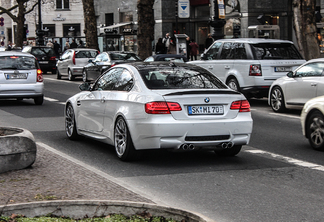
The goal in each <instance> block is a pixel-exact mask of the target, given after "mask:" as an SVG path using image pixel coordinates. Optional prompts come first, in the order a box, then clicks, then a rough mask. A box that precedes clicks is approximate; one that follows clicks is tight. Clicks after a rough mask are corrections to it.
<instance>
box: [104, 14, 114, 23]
mask: <svg viewBox="0 0 324 222" xmlns="http://www.w3.org/2000/svg"><path fill="white" fill-rule="evenodd" d="M105 24H106V26H109V25H113V24H114V13H107V14H105Z"/></svg>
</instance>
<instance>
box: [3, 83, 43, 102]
mask: <svg viewBox="0 0 324 222" xmlns="http://www.w3.org/2000/svg"><path fill="white" fill-rule="evenodd" d="M43 95H44V84H43V83H36V84H0V98H35V97H39V96H43Z"/></svg>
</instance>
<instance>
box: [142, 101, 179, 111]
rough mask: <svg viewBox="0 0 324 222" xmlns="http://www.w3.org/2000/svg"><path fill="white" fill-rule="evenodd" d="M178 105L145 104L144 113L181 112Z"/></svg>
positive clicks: (168, 103) (171, 103)
mask: <svg viewBox="0 0 324 222" xmlns="http://www.w3.org/2000/svg"><path fill="white" fill-rule="evenodd" d="M181 110H182V108H181V106H180V104H179V103H175V102H150V103H146V104H145V112H146V113H148V114H170V113H171V111H181Z"/></svg>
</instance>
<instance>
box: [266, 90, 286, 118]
mask: <svg viewBox="0 0 324 222" xmlns="http://www.w3.org/2000/svg"><path fill="white" fill-rule="evenodd" d="M270 106H271V108H272V110H273V111H274V112H276V113H283V112H285V111H286V106H285V98H284V94H283V92H282V90H281V88H280V87H279V86H275V87H273V88H272V89H271V93H270Z"/></svg>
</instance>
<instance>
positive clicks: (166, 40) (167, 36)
mask: <svg viewBox="0 0 324 222" xmlns="http://www.w3.org/2000/svg"><path fill="white" fill-rule="evenodd" d="M170 40H171V37H170V33H167V34H165V37H164V38H163V40H162V43H163V44H164V47H165V49H164V51H165V52H166V53H167V52H168V51H169V46H170Z"/></svg>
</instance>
